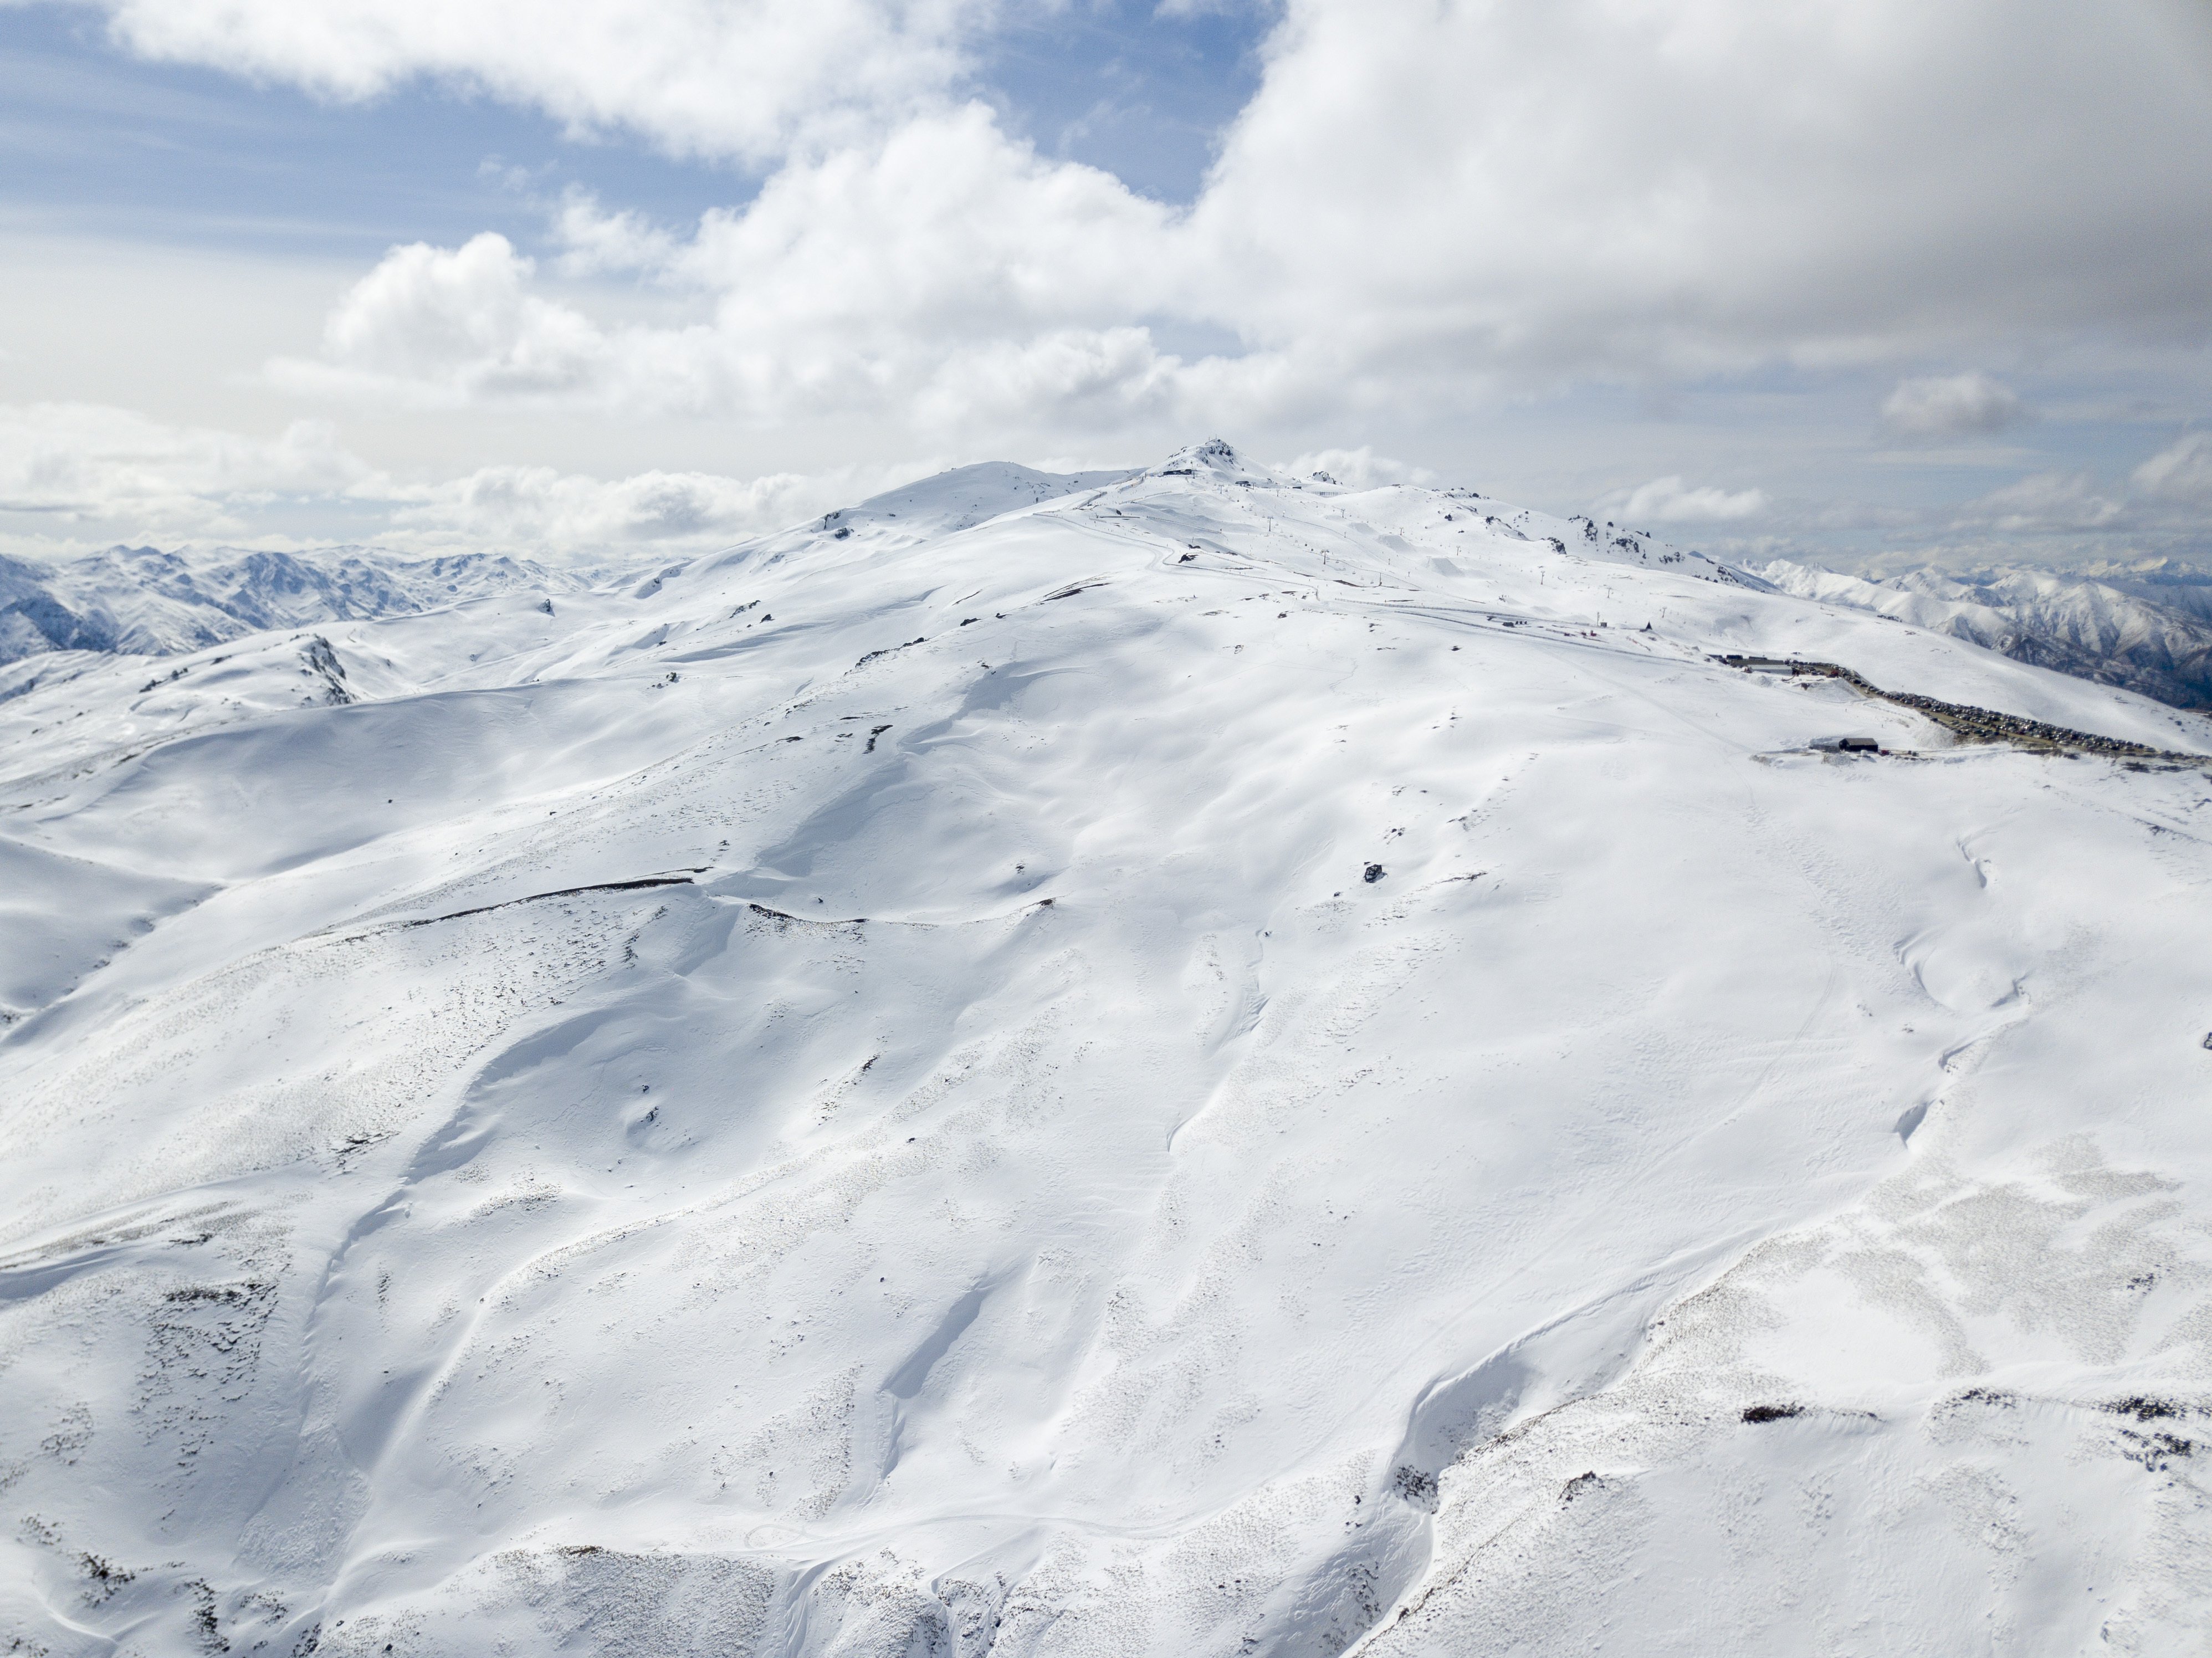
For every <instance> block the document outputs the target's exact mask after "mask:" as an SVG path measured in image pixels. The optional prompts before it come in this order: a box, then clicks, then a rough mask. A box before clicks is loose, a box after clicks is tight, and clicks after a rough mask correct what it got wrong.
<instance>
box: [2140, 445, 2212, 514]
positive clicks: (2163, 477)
mask: <svg viewBox="0 0 2212 1658" xmlns="http://www.w3.org/2000/svg"><path fill="white" fill-rule="evenodd" d="M2135 483H2136V488H2138V489H2142V490H2144V491H2146V492H2147V493H2148V494H2150V495H2158V496H2160V497H2163V498H2164V499H2166V500H2168V501H2191V502H2212V432H2185V433H2183V434H2181V436H2180V437H2179V438H2177V439H2176V440H2174V441H2173V442H2172V444H2171V445H2169V446H2167V447H2166V448H2164V449H2161V450H2160V451H2159V452H2158V453H2156V454H2154V455H2153V456H2152V457H2151V458H2150V459H2148V460H2147V461H2145V462H2144V463H2143V464H2142V465H2141V466H2138V467H2137V468H2136V471H2135Z"/></svg>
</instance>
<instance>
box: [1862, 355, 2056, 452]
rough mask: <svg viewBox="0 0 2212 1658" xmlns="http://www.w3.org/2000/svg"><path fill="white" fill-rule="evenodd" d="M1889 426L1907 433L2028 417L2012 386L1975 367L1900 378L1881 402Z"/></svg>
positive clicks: (2000, 424) (1988, 426) (1980, 428)
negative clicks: (1959, 370)
mask: <svg viewBox="0 0 2212 1658" xmlns="http://www.w3.org/2000/svg"><path fill="white" fill-rule="evenodd" d="M1881 417H1882V420H1883V422H1885V423H1886V424H1887V426H1888V427H1889V428H1890V429H1891V430H1893V431H1895V432H1899V433H1902V434H1905V435H1907V436H1910V437H1956V436H1960V435H1964V434H1970V433H1980V432H2002V430H2004V428H2006V427H2008V426H2013V425H2016V424H2018V423H2019V422H2021V421H2022V420H2025V419H2026V418H2027V405H2026V404H2022V403H2021V400H2020V398H2019V395H2018V394H2017V393H2016V392H2014V391H2013V389H2012V388H2011V387H2010V386H2007V385H2005V384H2003V382H2002V381H2000V380H1992V379H1990V376H1988V375H1987V374H1982V373H1981V372H1980V371H1978V370H1975V371H1972V372H1970V373H1967V374H1948V375H1934V376H1929V377H1927V378H1923V379H1919V380H1900V381H1899V382H1898V385H1897V389H1896V390H1895V391H1893V392H1891V393H1890V394H1889V397H1888V398H1887V400H1886V401H1885V402H1884V403H1883V404H1882V405H1881Z"/></svg>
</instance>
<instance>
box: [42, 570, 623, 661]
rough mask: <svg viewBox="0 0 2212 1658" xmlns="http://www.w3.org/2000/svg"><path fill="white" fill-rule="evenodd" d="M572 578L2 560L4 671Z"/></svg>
mask: <svg viewBox="0 0 2212 1658" xmlns="http://www.w3.org/2000/svg"><path fill="white" fill-rule="evenodd" d="M584 585H586V582H585V580H584V578H583V577H581V576H580V575H579V574H574V573H570V572H566V571H553V570H548V569H545V568H541V567H540V566H538V565H536V564H532V563H530V562H527V561H526V560H519V559H513V558H509V557H507V556H505V555H504V554H488V553H461V554H454V555H452V556H447V557H443V558H431V559H401V558H395V557H392V556H390V555H389V554H386V553H382V552H380V551H378V550H375V549H374V548H361V547H354V548H341V549H337V550H331V551H328V552H321V553H278V552H264V551H255V550H247V549H242V548H227V547H216V548H185V549H181V550H175V551H169V552H164V551H161V550H159V549H157V548H153V547H111V548H109V549H108V550H106V551H105V552H102V553H95V554H92V555H90V556H87V557H84V558H79V559H72V560H69V561H66V562H60V563H54V564H33V563H29V562H25V561H23V560H21V559H8V558H0V663H8V662H15V661H19V660H21V659H23V658H25V657H29V656H38V655H43V654H45V653H48V652H55V651H64V652H66V651H115V652H120V653H127V654H134V655H142V656H170V655H174V654H176V653H179V652H183V651H194V650H199V649H202V648H204V647H207V646H210V645H219V644H222V643H225V642H227V641H231V640H234V639H238V638H241V637H243V636H244V635H246V634H249V633H255V632H259V631H261V630H263V629H270V628H307V627H314V626H317V625H319V624H320V623H325V622H340V621H348V620H353V619H357V618H363V617H369V616H408V615H412V614H414V613H415V612H416V611H419V610H431V609H434V608H435V607H437V606H439V605H442V604H456V603H459V602H460V601H462V600H464V599H469V598H481V597H483V596H484V595H486V594H490V593H503V592H524V591H526V592H534V593H538V594H544V593H560V592H570V591H573V590H574V589H576V588H578V587H580V586H584Z"/></svg>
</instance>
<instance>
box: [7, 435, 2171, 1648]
mask: <svg viewBox="0 0 2212 1658" xmlns="http://www.w3.org/2000/svg"><path fill="white" fill-rule="evenodd" d="M318 647H319V648H318ZM1723 656H1731V657H1734V658H1736V659H1737V660H1736V661H1735V662H1734V663H1729V662H1723V661H1721V660H1719V658H1720V657H1723ZM218 659H220V660H218ZM1793 661H1794V662H1799V663H1802V662H1808V661H1819V662H1824V663H1833V664H1838V665H1842V666H1844V667H1848V668H1849V669H1850V670H1851V671H1854V672H1855V673H1856V674H1857V675H1858V676H1860V677H1862V678H1863V679H1864V680H1865V681H1867V682H1869V683H1871V684H1873V685H1875V686H1879V687H1880V688H1881V689H1883V690H1885V691H1891V692H1898V693H1911V694H1917V695H1926V696H1931V697H1936V698H1940V699H1942V700H1944V701H1947V702H1951V703H1957V704H1971V705H1972V706H1974V707H1975V708H1982V709H1990V710H1998V711H2002V712H2007V713H2009V714H2015V715H2017V716H2020V717H2021V719H2023V720H2037V721H2041V722H2045V726H2046V728H2050V729H2062V728H2063V731H2073V732H2095V733H2100V734H2102V735H2104V736H2106V737H2108V738H2119V739H2124V740H2126V741H2128V742H2130V743H2134V744H2142V745H2143V747H2144V749H2145V750H2146V751H2147V752H2146V753H2145V754H2144V755H2142V756H2134V757H2121V758H2102V757H2095V756H2087V755H2082V754H2080V753H2079V752H2078V751H2077V750H2069V748H2068V746H2067V744H2065V743H2064V742H2063V741H2060V742H2054V743H2049V744H2045V751H2039V752H2028V751H2025V750H2021V749H2019V748H2015V747H2013V746H2009V745H2007V744H1970V743H1964V742H1960V741H1958V740H1956V739H1955V738H1954V733H1953V732H1952V731H1951V730H1950V729H1948V728H1947V727H1946V726H1943V725H1941V724H1938V723H1936V722H1935V721H1934V720H1931V719H1929V718H1926V717H1923V715H1922V714H1918V713H1916V712H1914V711H1913V710H1912V709H1911V708H1905V707H1903V706H1900V705H1899V704H1897V703H1894V702H1891V701H1881V700H1878V699H1875V698H1873V697H1870V696H1869V695H1863V694H1862V693H1861V692H1860V691H1859V690H1857V689H1855V688H1854V686H1853V684H1852V683H1851V682H1850V681H1849V680H1847V679H1844V678H1843V677H1838V676H1833V675H1822V674H1814V673H1802V672H1793V671H1791V670H1790V663H1791V662H1793ZM163 671H164V673H165V674H167V675H169V676H170V677H166V678H163V679H162V680H161V681H160V682H159V683H155V684H152V685H149V683H148V666H147V665H146V664H145V663H144V662H143V660H139V659H131V660H114V661H105V662H103V661H97V660H95V661H93V662H92V663H91V664H90V665H88V666H86V667H85V668H84V669H83V671H80V672H77V673H76V675H75V677H71V678H69V679H68V680H66V682H61V683H51V684H42V685H40V686H38V687H36V688H34V689H31V690H28V691H27V692H25V693H24V694H23V695H19V696H16V697H15V698H14V699H12V700H11V701H7V702H5V703H0V773H4V776H0V867H4V870H5V873H6V879H5V881H4V883H0V895H4V896H0V940H4V943H0V963H5V968H6V981H5V983H4V984H0V998H4V999H5V1000H6V1002H7V1004H8V1005H9V1009H10V1010H11V1011H12V1013H13V1014H14V1016H15V1017H14V1018H13V1021H12V1023H10V1025H9V1028H8V1029H7V1031H6V1033H5V1035H4V1036H0V1147H4V1156H3V1157H0V1182H4V1187H3V1188H0V1189H4V1192H5V1197H6V1202H5V1204H4V1206H0V1251H4V1253H0V1392H4V1401H5V1404H6V1406H7V1408H6V1410H5V1411H4V1412H0V1502H4V1504H5V1520H6V1524H5V1525H4V1527H0V1641H8V1642H13V1643H15V1649H17V1650H21V1651H42V1652H45V1653H48V1654H52V1655H55V1658H64V1655H67V1658H75V1655H79V1654H83V1655H90V1654H94V1653H98V1654H103V1655H105V1654H119V1653H136V1654H149V1655H150V1654H172V1653H191V1652H196V1651H199V1652H210V1653H212V1652H218V1651H222V1652H229V1653H234V1654H248V1653H255V1652H265V1653H270V1654H280V1653H281V1654H287V1655H301V1654H305V1653H307V1652H309V1651H313V1652H315V1653H318V1654H319V1655H331V1654H344V1655H354V1654H362V1655H374V1654H383V1653H387V1652H389V1653H392V1654H394V1655H429V1654H438V1655H463V1654H466V1655H477V1654H483V1655H490V1654H495V1653H498V1654H516V1655H551V1654H556V1653H584V1652H592V1653H604V1654H617V1653H619V1654H623V1655H656V1658H659V1655H670V1658H673V1655H685V1654H702V1655H704V1654H713V1655H718V1658H720V1655H738V1654H743V1655H769V1654H775V1655H779V1658H799V1655H819V1658H831V1655H863V1654H866V1655H876V1654H882V1655H906V1658H918V1655H921V1654H938V1655H947V1658H977V1655H981V1654H986V1653H987V1654H990V1655H993V1658H1045V1655H1054V1658H1059V1655H1085V1658H1089V1655H1097V1658H1105V1655H1112V1658H1131V1655H1159V1658H1194V1655H1222V1658H1229V1655H1246V1654H1261V1655H1270V1658H1291V1655H1299V1658H1304V1655H1335V1654H1338V1653H1341V1652H1345V1651H1347V1650H1353V1649H1356V1650H1357V1651H1358V1652H1359V1653H1361V1654H1364V1655H1371V1658H1384V1655H1389V1658H1410V1655H1416V1654H1437V1655H1443V1654H1449V1655H1455V1658H1457V1655H1470V1654H1486V1653H1507V1652H1517V1653H1555V1652H1556V1653H1565V1652H1588V1651H1596V1650H1600V1649H1603V1650H1606V1651H1610V1652H1625V1653H1635V1654H1661V1653H1699V1654H1705V1653H1721V1652H1727V1653H1759V1654H1767V1653H1808V1654H1809V1653H1823V1654H1853V1653H1863V1654H1881V1655H1893V1654H1896V1653H1899V1652H1905V1651H1926V1652H1964V1651H1986V1652H2002V1653H2008V1654H2009V1653H2035V1654H2042V1653H2050V1654H2060V1653H2064V1654H2075V1653H2079V1652H2081V1651H2084V1650H2089V1649H2111V1650H2115V1651H2134V1652H2142V1653H2151V1652H2159V1653H2163V1652H2175V1651H2180V1650H2186V1649H2189V1647H2190V1644H2191V1643H2200V1644H2201V1641H2202V1637H2203V1631H2204V1629H2205V1628H2206V1627H2207V1625H2208V1620H2212V1580H2209V1579H2208V1577H2207V1576H2206V1572H2205V1568H2204V1563H2205V1562H2206V1561H2207V1560H2209V1559H2212V1501H2208V1495H2212V1493H2208V1491H2207V1479H2206V1470H2207V1467H2208V1466H2212V1464H2208V1454H2207V1453H2206V1452H2204V1451H2203V1449H2202V1447H2203V1444H2204V1443H2205V1442H2206V1439H2207V1428H2208V1424H2212V1415H2208V1412H2212V1117H2208V1115H2207V1114H2206V1113H2205V1112H2204V1110H2203V1100H2204V1098H2205V1090H2206V1087H2207V1084H2208V1079H2212V1052H2208V1051H2207V1048H2206V1047H2205V1042H2206V1037H2205V1029H2206V1027H2207V1026H2208V1024H2212V957H2208V955H2207V953H2206V952H2205V950H2203V945H2202V935H2203V916H2204V913H2205V912H2204V910H2203V903H2204V902H2205V897H2206V895H2207V893H2208V890H2212V834H2208V822H2207V812H2208V810H2212V787H2208V785H2207V780H2206V777H2205V773H2204V763H2205V762H2203V761H2199V760H2192V759H2191V758H2189V757H2188V756H2208V755H2212V726H2208V724H2207V722H2206V720H2204V719H2203V717H2202V716H2199V715H2195V714H2185V713H2179V712H2177V711H2175V710H2172V709H2171V708H2163V707H2161V706H2160V705H2158V704H2156V703H2154V702H2151V701H2147V700H2145V699H2143V698H2142V697H2140V696H2136V695H2132V694H2130V693H2128V692H2125V691H2122V690H2118V689H2112V688H2109V687H2105V686H2100V685H2095V684H2091V683H2085V682H2082V681H2080V680H2076V679H2072V678H2068V677H2063V676H2060V675H2057V674H2054V673H2051V672H2048V671H2044V670H2041V669H2039V668H2036V667H2034V666H2032V665H2024V664H2021V663H2019V662H2015V661H2012V660H2008V659H2005V658H2004V657H2002V656H1999V655H1996V654H1993V653H1990V652H1988V651H1984V650H1983V649H1981V648H1979V647H1976V646H1973V645H1971V644H1968V643H1966V642H1964V641H1960V640H1958V639H1955V638H1953V637H1950V636H1948V635H1944V634H1942V633H1939V632H1934V631H1929V630H1926V629H1915V628H1911V627H1905V626H1900V625H1898V624H1896V623H1892V622H1888V621H1886V620H1883V619H1881V618H1880V617H1877V616H1870V615H1868V614H1865V613H1863V612H1862V611H1858V610H1851V609H1849V608H1846V607H1842V606H1838V605H1832V604H1820V603H1815V602H1810V601H1808V600H1805V599H1802V598H1795V597H1792V596H1790V595H1787V594H1784V593H1780V592H1775V591H1773V590H1772V589H1771V587H1769V586H1767V585H1766V584H1765V583H1763V582H1759V581H1757V580H1751V579H1748V578H1744V577H1741V576H1739V575H1738V574H1735V573H1734V572H1731V571H1730V570H1729V569H1728V568H1725V567H1723V566H1722V565H1719V564H1717V563H1714V562H1711V561H1709V560H1705V559H1702V558H1700V557H1699V556H1695V555H1692V554H1683V553H1679V552H1677V551H1676V550H1674V549H1672V548H1669V547H1667V546H1664V545H1662V544H1657V543H1654V542H1651V541H1650V540H1649V539H1648V538H1644V537H1634V536H1613V535H1607V534H1606V533H1604V532H1603V531H1602V530H1601V527H1600V526H1593V525H1585V524H1583V523H1582V522H1580V521H1577V520H1559V519H1549V518H1547V517H1545V516H1543V515H1541V514H1534V513H1521V512H1516V511H1514V510H1511V509H1510V508H1507V507H1504V506H1502V505H1500V504H1498V503H1497V502H1494V501H1488V500H1486V499H1483V498H1481V497H1480V496H1475V495H1469V494H1465V493H1439V492H1431V491H1426V490H1421V489H1410V488H1391V489H1370V490H1361V489H1344V488H1340V487H1337V486H1335V485H1333V484H1330V483H1325V482H1322V481H1320V480H1317V479H1315V478H1305V479H1291V478H1287V477H1280V476H1278V475H1276V474H1273V473H1271V472H1268V471H1265V470H1263V469H1261V468H1258V467H1255V466H1251V465H1248V464H1246V463H1245V462H1244V461H1243V459H1241V458H1239V457H1238V456H1237V454H1236V453H1235V452H1233V451H1231V450H1229V449H1228V448H1227V447H1226V446H1221V445H1218V444H1213V445H1206V446H1200V447H1199V448H1197V449H1194V450H1191V451H1188V452H1184V453H1182V454H1181V455H1178V456H1176V457H1175V458H1174V459H1171V460H1170V461H1169V462H1167V463H1165V464H1164V465H1160V466H1158V467H1153V468H1150V469H1147V470H1146V471H1141V472H1139V473H1135V474H1130V475H1125V476H1121V477H1118V478H1112V479H1109V480H1098V479H1089V480H1059V481H1054V480H1053V479H1051V478H1049V477H1045V476H1043V475H1040V474H1037V473H1034V472H1030V471H1025V470H1024V469H1020V468H1014V467H986V468H969V469H965V470H963V471H961V472H958V473H954V474H951V475H949V476H948V477H945V479H942V480H939V481H936V482H935V483H932V484H927V485H921V486H916V487H915V488H914V489H910V490H908V491H904V492H902V493H901V495H899V497H898V498H897V500H896V502H895V503H894V502H890V501H878V502H873V503H869V504H868V505H867V506H866V507H863V508H860V509H855V510H854V511H851V512H848V513H836V514H831V515H830V516H829V517H828V518H826V519H821V520H817V521H816V522H814V523H811V524H809V525H805V526H804V527H801V528H799V529H795V530H793V531H787V532H784V533H781V534H778V535H774V536H769V537H763V538H762V539H760V540H758V541H756V542H753V543H750V544H746V545H744V546H742V547H739V548H738V549H735V550H732V551H730V552H728V553H726V554H724V555H720V556H714V557H710V558H705V559H701V560H698V561H696V562H690V563H688V564H684V565H680V566H674V567H670V568H665V569H661V570H659V571H656V572H653V573H652V574H649V575H641V576H640V577H639V578H638V579H636V580H634V581H632V582H630V583H628V584H625V585H624V586H622V587H620V588H609V589H605V590H603V591H600V592H593V593H590V594H584V595H575V596H572V597H571V598H565V599H562V601H560V602H558V603H556V604H553V605H552V606H551V607H550V610H548V609H547V608H546V607H544V605H542V604H540V603H539V602H538V599H537V598H536V597H535V596H534V595H532V594H530V593H526V592H516V593H502V594H495V595H492V596H489V597H486V598H479V599H477V600H474V601H472V602H470V603H466V604H455V605H449V606H447V607H444V608H441V609H439V610H434V611H430V612H428V613H424V614H421V615H416V616H393V617H386V618H380V619H375V620H356V621H334V622H329V623H319V624H318V625H317V626H316V628H315V629H314V630H313V632H312V633H304V634H303V633H299V632H290V631H287V632H279V633H272V634H261V635H254V636H253V637H252V639H250V640H246V641H237V642H235V643H234V644H231V645H227V646H224V647H218V648H216V649H214V650H210V651H206V652H202V653H193V654H187V655H185V656H181V657H179V658H177V659H174V660H173V662H171V663H169V664H167V665H163ZM318 686H319V689H318ZM340 690H343V698H341V697H339V696H338V695H336V693H337V692H338V691H340ZM1857 734H1864V735H1868V736H1871V737H1874V738H1878V739H1879V740H1880V742H1881V744H1882V746H1883V747H1884V748H1885V749H1886V750H1888V752H1886V753H1883V754H1879V755H1872V756H1860V755H1855V754H1848V753H1840V752H1837V751H1834V750H1832V749H1826V748H1822V747H1820V746H1816V744H1819V743H1820V741H1821V740H1822V739H1826V738H1835V737H1838V736H1841V735H1857ZM2161 755H2163V756H2179V757H2160V756H2161Z"/></svg>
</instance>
